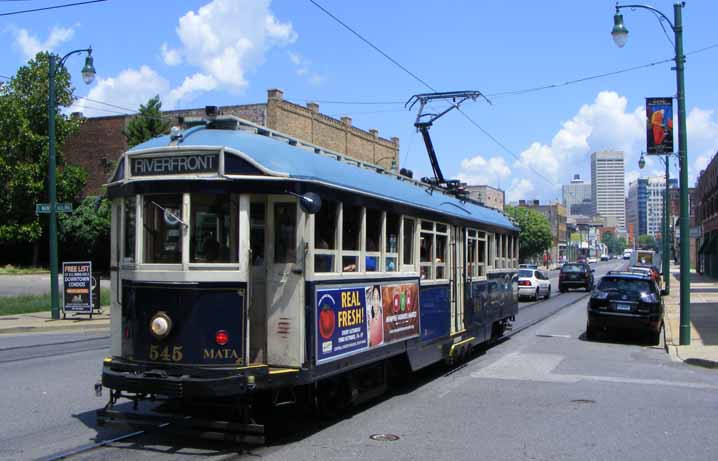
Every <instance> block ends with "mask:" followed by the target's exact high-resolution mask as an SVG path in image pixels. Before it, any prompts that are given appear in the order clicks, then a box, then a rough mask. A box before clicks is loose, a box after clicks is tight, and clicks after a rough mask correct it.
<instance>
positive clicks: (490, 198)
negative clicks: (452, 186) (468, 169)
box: [466, 186, 506, 211]
mask: <svg viewBox="0 0 718 461" xmlns="http://www.w3.org/2000/svg"><path fill="white" fill-rule="evenodd" d="M466 190H467V191H468V192H469V197H471V198H472V199H474V200H476V201H478V202H479V203H481V204H482V205H484V206H487V207H489V208H494V209H496V210H500V211H504V204H505V203H506V198H505V197H506V195H505V193H504V191H502V190H501V189H497V188H495V187H491V186H466Z"/></svg>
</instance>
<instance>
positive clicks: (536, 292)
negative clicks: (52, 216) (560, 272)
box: [518, 269, 551, 301]
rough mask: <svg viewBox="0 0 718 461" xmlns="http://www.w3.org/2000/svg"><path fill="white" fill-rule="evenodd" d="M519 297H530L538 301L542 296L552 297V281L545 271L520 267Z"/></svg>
mask: <svg viewBox="0 0 718 461" xmlns="http://www.w3.org/2000/svg"><path fill="white" fill-rule="evenodd" d="M518 275H519V298H522V297H528V298H531V299H533V300H535V301H538V299H539V297H540V296H543V297H544V298H546V299H548V298H550V297H551V281H550V280H549V278H548V275H546V273H544V272H543V271H540V270H536V269H519V274H518Z"/></svg>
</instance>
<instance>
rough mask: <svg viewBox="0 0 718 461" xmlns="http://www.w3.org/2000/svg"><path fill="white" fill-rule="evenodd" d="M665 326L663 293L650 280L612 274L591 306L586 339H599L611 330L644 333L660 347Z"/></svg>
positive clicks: (595, 296) (590, 302)
mask: <svg viewBox="0 0 718 461" xmlns="http://www.w3.org/2000/svg"><path fill="white" fill-rule="evenodd" d="M662 326H663V300H662V298H661V292H660V290H659V289H658V286H657V285H656V283H655V282H653V280H651V279H650V277H649V276H645V275H643V274H638V273H631V272H609V273H608V274H607V275H606V276H604V277H603V278H602V279H601V280H600V281H599V283H598V285H597V286H596V289H595V290H594V291H593V293H592V294H591V299H590V301H589V302H588V323H587V324H586V338H587V339H589V340H591V339H595V338H596V336H597V334H598V333H599V331H604V330H608V329H632V330H633V329H636V328H638V329H641V330H643V331H645V332H646V333H648V334H649V336H650V338H649V339H650V342H651V343H652V344H658V343H659V341H660V332H661V327H662Z"/></svg>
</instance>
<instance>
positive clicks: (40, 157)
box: [0, 52, 87, 263]
mask: <svg viewBox="0 0 718 461" xmlns="http://www.w3.org/2000/svg"><path fill="white" fill-rule="evenodd" d="M49 56H50V55H49V53H47V52H41V53H38V54H37V55H36V56H35V58H34V59H32V60H30V61H29V62H28V63H27V64H26V65H24V66H22V67H20V68H19V69H18V71H17V73H16V74H15V75H14V76H13V77H12V78H11V79H10V81H9V82H8V83H7V84H5V85H3V86H2V87H0V133H1V135H0V188H1V189H0V191H1V192H0V243H3V244H28V243H35V244H36V250H37V242H38V241H39V239H40V238H41V236H42V225H41V222H44V221H46V219H44V218H41V217H39V216H37V215H35V204H36V203H41V202H47V200H48V194H47V188H46V184H45V179H46V177H47V159H48V136H47V129H48V127H47V95H48V68H49ZM55 82H56V95H57V101H56V102H57V107H58V111H57V118H56V120H55V127H56V128H55V139H56V141H57V146H58V148H57V154H56V155H57V198H58V201H70V202H74V201H75V200H76V199H77V198H78V197H79V195H80V193H81V192H82V188H83V187H84V185H85V181H86V179H87V173H86V172H85V171H84V170H83V169H82V168H80V167H77V166H72V165H68V164H66V163H65V161H64V158H63V155H62V145H63V142H64V141H65V140H66V139H67V138H68V137H69V136H70V135H72V134H73V133H75V132H77V130H78V128H79V125H80V121H79V120H77V119H73V118H71V117H68V116H66V115H65V114H64V112H65V111H63V110H62V108H63V107H69V106H70V105H71V104H72V102H73V100H74V99H73V91H74V88H73V87H72V85H71V82H70V74H69V72H68V71H67V69H65V68H64V67H62V68H59V69H58V71H57V76H56V80H55ZM34 254H35V257H34V258H33V259H34V260H33V263H37V261H36V258H37V251H35V253H34Z"/></svg>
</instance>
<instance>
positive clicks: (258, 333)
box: [248, 197, 267, 364]
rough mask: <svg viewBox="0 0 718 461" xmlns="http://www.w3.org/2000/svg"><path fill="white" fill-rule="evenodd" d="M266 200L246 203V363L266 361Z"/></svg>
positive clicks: (257, 198)
mask: <svg viewBox="0 0 718 461" xmlns="http://www.w3.org/2000/svg"><path fill="white" fill-rule="evenodd" d="M266 233H267V200H266V198H265V197H253V198H252V201H251V202H250V206H249V247H250V250H251V253H250V262H251V264H250V268H249V270H250V283H251V287H250V300H249V312H248V314H249V363H250V364H254V363H265V362H266V361H267V252H266V242H267V240H266Z"/></svg>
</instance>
